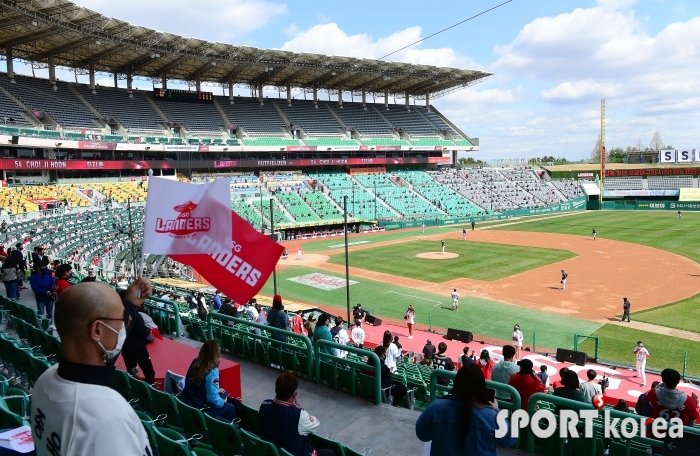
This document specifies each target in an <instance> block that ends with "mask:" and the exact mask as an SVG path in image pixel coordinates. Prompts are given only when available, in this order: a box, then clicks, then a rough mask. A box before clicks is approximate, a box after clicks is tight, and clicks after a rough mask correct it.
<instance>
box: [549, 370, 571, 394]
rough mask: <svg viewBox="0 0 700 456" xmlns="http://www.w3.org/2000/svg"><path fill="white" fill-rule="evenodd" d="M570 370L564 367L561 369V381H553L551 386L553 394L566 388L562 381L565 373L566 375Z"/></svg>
mask: <svg viewBox="0 0 700 456" xmlns="http://www.w3.org/2000/svg"><path fill="white" fill-rule="evenodd" d="M568 370H569V368H568V367H562V368H561V369H559V380H555V381H553V382H552V384H551V385H550V390H552V392H554V390H555V389H557V388H562V387H563V386H564V384H563V383H562V382H561V381H562V379H563V378H564V373H566V371H568Z"/></svg>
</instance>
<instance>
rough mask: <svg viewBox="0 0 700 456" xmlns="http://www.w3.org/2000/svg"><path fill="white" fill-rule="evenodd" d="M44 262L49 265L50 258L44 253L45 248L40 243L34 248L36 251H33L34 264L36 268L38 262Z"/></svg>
mask: <svg viewBox="0 0 700 456" xmlns="http://www.w3.org/2000/svg"><path fill="white" fill-rule="evenodd" d="M44 263H45V264H46V265H47V266H48V264H49V259H48V257H46V256H45V255H44V248H43V247H42V246H40V245H39V246H37V247H36V249H35V250H34V253H32V265H33V266H34V268H36V266H37V265H38V264H44Z"/></svg>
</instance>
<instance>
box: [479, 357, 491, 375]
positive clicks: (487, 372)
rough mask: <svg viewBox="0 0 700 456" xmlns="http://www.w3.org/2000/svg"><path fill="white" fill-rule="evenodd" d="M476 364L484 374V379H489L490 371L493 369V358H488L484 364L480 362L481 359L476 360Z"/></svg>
mask: <svg viewBox="0 0 700 456" xmlns="http://www.w3.org/2000/svg"><path fill="white" fill-rule="evenodd" d="M476 365H477V366H479V367H480V368H481V372H482V373H483V374H484V378H485V379H486V380H491V371H492V370H493V360H492V359H490V358H489V360H488V362H487V363H486V364H481V360H480V359H478V360H477V361H476Z"/></svg>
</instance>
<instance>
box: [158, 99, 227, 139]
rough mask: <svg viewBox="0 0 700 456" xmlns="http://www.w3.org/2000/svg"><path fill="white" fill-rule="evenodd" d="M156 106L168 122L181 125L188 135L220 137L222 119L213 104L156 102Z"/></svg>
mask: <svg viewBox="0 0 700 456" xmlns="http://www.w3.org/2000/svg"><path fill="white" fill-rule="evenodd" d="M156 105H157V106H158V108H159V109H160V110H161V111H162V112H163V114H165V116H166V117H167V118H168V121H172V122H177V123H179V124H180V125H183V126H184V127H185V128H186V129H187V131H189V132H190V133H196V134H202V135H218V136H220V135H221V128H222V127H225V125H224V123H225V122H224V119H223V118H222V117H221V115H220V114H219V111H218V110H217V109H216V106H214V104H213V103H178V102H174V101H161V100H156Z"/></svg>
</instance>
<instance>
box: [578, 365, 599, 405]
mask: <svg viewBox="0 0 700 456" xmlns="http://www.w3.org/2000/svg"><path fill="white" fill-rule="evenodd" d="M597 376H598V374H596V371H594V370H593V369H588V371H587V372H586V377H588V381H586V382H583V383H581V386H580V387H579V388H580V389H581V394H582V395H583V402H587V403H589V404H590V403H591V401H592V400H593V398H594V397H595V395H596V394H601V393H602V391H601V389H600V385H599V384H598V383H596V381H595V379H596V377H597Z"/></svg>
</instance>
